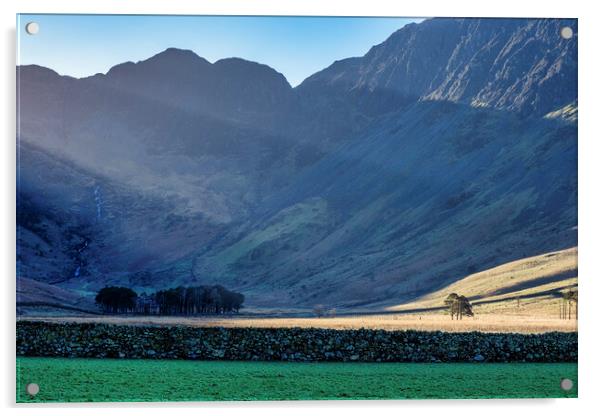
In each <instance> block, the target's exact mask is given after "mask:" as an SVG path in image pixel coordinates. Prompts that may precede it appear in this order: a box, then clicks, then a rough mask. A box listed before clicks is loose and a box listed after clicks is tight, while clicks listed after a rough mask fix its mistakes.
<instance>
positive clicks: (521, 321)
mask: <svg viewBox="0 0 602 416" xmlns="http://www.w3.org/2000/svg"><path fill="white" fill-rule="evenodd" d="M21 319H23V320H44V321H48V322H99V323H110V324H119V325H165V326H167V325H186V326H193V327H216V326H222V327H227V328H236V327H242V328H248V327H252V328H291V327H300V328H330V329H359V328H372V329H384V330H389V331H391V330H407V329H413V330H421V331H445V332H466V331H481V332H521V333H541V332H550V331H562V332H572V331H576V330H577V321H575V320H570V321H569V320H561V319H558V318H544V317H534V316H520V315H499V314H485V315H478V314H477V315H476V316H475V317H474V318H464V319H463V320H461V321H452V320H450V318H449V316H447V314H444V313H443V312H438V313H435V312H430V313H426V314H406V313H399V314H397V313H396V314H383V315H354V316H341V317H328V318H287V317H269V318H257V317H245V316H240V317H239V316H232V317H213V316H203V317H166V316H152V317H143V316H87V317H81V316H80V317H43V318H33V317H28V318H21Z"/></svg>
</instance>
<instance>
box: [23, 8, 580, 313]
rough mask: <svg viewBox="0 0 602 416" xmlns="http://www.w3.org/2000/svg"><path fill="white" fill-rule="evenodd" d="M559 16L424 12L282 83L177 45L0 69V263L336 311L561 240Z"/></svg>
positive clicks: (564, 92) (569, 177) (567, 88)
mask: <svg viewBox="0 0 602 416" xmlns="http://www.w3.org/2000/svg"><path fill="white" fill-rule="evenodd" d="M563 25H572V26H573V27H574V32H575V33H577V30H576V29H577V28H576V21H575V20H570V19H569V20H558V19H510V20H507V19H501V20H500V19H493V20H490V19H431V20H427V21H424V22H422V23H420V24H415V25H408V26H405V27H403V28H402V29H400V30H398V31H397V32H395V33H394V34H392V35H391V36H390V37H389V38H388V39H387V40H385V41H384V42H383V43H381V44H379V45H375V46H374V47H373V48H371V49H370V51H369V52H368V53H367V54H366V55H364V56H363V57H355V58H349V59H346V60H341V61H337V62H335V63H334V64H333V65H331V66H330V67H328V68H326V69H324V70H323V71H319V72H318V73H316V74H314V75H312V76H310V77H308V79H306V80H305V81H304V82H303V83H302V84H301V85H300V86H298V87H295V88H291V86H290V84H288V82H287V81H286V78H285V77H284V76H283V75H282V74H280V73H278V72H277V71H275V70H273V69H271V68H269V67H268V66H266V65H263V64H258V63H253V62H250V61H245V60H243V59H240V58H226V59H222V60H218V61H216V62H214V63H210V62H208V61H207V60H205V59H204V58H201V57H199V56H198V55H196V54H195V53H194V52H192V51H186V50H179V49H176V48H169V49H167V50H166V51H163V52H161V53H159V54H156V55H154V56H153V57H150V58H148V59H146V60H143V61H140V62H137V63H123V64H119V65H116V66H114V67H113V68H111V69H110V70H109V71H108V72H107V73H106V74H97V75H94V76H91V77H87V78H81V79H76V78H71V77H64V76H61V75H59V74H57V73H56V72H55V71H52V70H49V69H44V68H43V67H37V66H24V67H17V74H18V75H17V76H18V83H19V91H20V95H19V114H20V124H19V131H18V139H19V140H20V142H21V143H20V147H19V149H20V151H21V152H22V157H23V158H22V161H21V163H20V165H19V168H20V169H22V171H21V175H20V176H21V177H22V180H23V181H22V182H21V183H20V189H19V191H20V192H21V193H22V194H23V196H24V198H25V199H24V201H32V202H31V204H30V203H27V204H26V205H25V206H21V207H20V208H19V209H21V210H23V211H24V213H25V214H32V215H33V217H27V216H26V218H29V220H27V221H24V222H21V223H19V224H18V229H19V230H20V231H22V233H21V235H22V236H23V239H22V240H20V242H19V245H20V247H22V248H24V250H21V254H22V256H21V258H20V259H19V263H18V264H19V269H18V270H19V271H20V272H26V273H30V274H29V275H25V276H24V277H28V278H34V279H38V280H40V281H45V279H46V277H44V268H48V270H52V272H53V274H54V275H55V277H56V280H52V281H56V282H61V283H59V284H60V285H61V287H63V288H65V289H72V290H77V291H81V292H93V291H94V290H96V289H98V288H99V287H101V286H102V285H104V284H108V283H111V284H123V285H128V286H132V287H134V288H136V289H137V290H142V291H144V290H146V291H148V290H151V289H156V288H164V287H169V286H173V285H174V284H182V285H186V284H191V283H192V282H194V283H195V284H196V283H203V284H210V283H225V286H227V287H229V288H232V289H234V290H239V291H242V292H243V293H246V294H248V295H249V296H247V299H249V300H248V302H250V303H251V304H256V305H262V306H266V305H290V304H293V305H302V306H311V305H312V304H315V303H328V304H333V305H339V306H354V305H355V306H357V305H358V304H371V303H381V304H382V302H392V303H393V302H394V301H399V300H400V299H411V298H412V297H414V296H418V295H419V294H423V293H425V291H428V290H431V289H435V288H437V287H439V286H441V285H443V284H449V283H451V282H453V280H454V279H459V278H461V277H463V276H465V275H467V274H471V273H474V272H475V271H478V270H479V269H480V268H485V267H492V266H495V265H496V263H503V262H507V261H511V260H513V259H518V258H522V257H528V256H530V255H536V254H540V253H543V252H549V251H554V250H559V249H564V248H568V247H574V246H575V245H576V231H575V230H573V227H574V226H576V189H577V180H576V143H577V142H576V137H577V130H576V111H577V97H576V39H573V40H562V39H561V38H560V36H559V33H558V32H559V28H560V27H562V26H563ZM63 160H65V161H69V163H73V164H74V166H77V169H71V168H68V167H67V166H68V164H66V163H64V162H63ZM44 172H50V173H51V174H44ZM50 179H52V183H51V182H48V183H47V182H46V181H47V180H50ZM99 195H100V196H99ZM99 198H100V199H101V200H102V201H103V202H102V218H103V219H102V222H98V221H97V219H96V216H97V210H98V200H99ZM29 211H31V212H29ZM40 212H41V213H43V214H39V213H40ZM70 212H79V213H80V214H78V215H79V216H73V217H72V218H71V219H70V220H68V221H66V222H65V218H67V217H69V213H70ZM36 215H38V216H39V215H41V217H40V218H42V219H41V220H39V221H38V222H35V221H33V222H31V221H30V220H32V218H33V219H35V218H36ZM63 217H65V218H63ZM44 227H46V229H47V233H49V236H48V239H49V240H50V243H48V242H46V243H48V244H46V243H44V242H43V241H44V239H43V238H42V237H43V234H44V231H43V229H44ZM73 227H75V229H77V230H80V228H81V227H84V228H81V230H80V231H82V232H83V231H84V230H85V231H86V232H85V233H83V234H81V235H80V234H77V233H75V234H74V233H73V232H72V231H70V230H72V229H73ZM474 230H476V231H474ZM78 232H79V231H78ZM61 239H64V240H61ZM84 242H85V245H86V247H85V249H82V250H83V251H81V252H80V249H81V247H83V244H84ZM37 245H38V246H39V247H38V246H37ZM53 245H55V246H56V247H57V250H58V251H60V253H55V254H49V253H50V252H51V251H52V250H50V248H52V246H53ZM59 248H60V250H59ZM39 253H43V256H42V255H40V254H39ZM52 256H55V257H52ZM61 259H62V260H61ZM109 259H110V261H109ZM61 262H62V263H64V264H63V266H64V267H61V265H60V264H59V263H61ZM53 264H54V265H56V264H59V265H58V266H56V267H55V266H51V265H53ZM78 267H79V269H78ZM53 279H54V278H53ZM46 281H47V280H46Z"/></svg>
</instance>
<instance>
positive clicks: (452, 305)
mask: <svg viewBox="0 0 602 416" xmlns="http://www.w3.org/2000/svg"><path fill="white" fill-rule="evenodd" d="M444 303H445V306H447V308H448V309H449V313H450V315H451V319H452V320H453V319H454V316H455V317H456V319H462V316H464V315H466V316H474V313H473V312H472V305H471V304H470V301H469V300H468V298H467V297H466V296H462V295H458V294H457V293H450V294H449V296H447V298H445V301H444Z"/></svg>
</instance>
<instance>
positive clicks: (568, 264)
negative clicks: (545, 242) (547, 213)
mask: <svg viewBox="0 0 602 416" xmlns="http://www.w3.org/2000/svg"><path fill="white" fill-rule="evenodd" d="M576 286H577V248H576V247H573V248H570V249H566V250H562V251H556V252H552V253H546V254H542V255H539V256H534V257H529V258H526V259H521V260H517V261H513V262H510V263H506V264H503V265H501V266H498V267H494V268H492V269H488V270H485V271H482V272H479V273H475V274H471V275H469V276H467V277H465V278H463V279H461V280H459V281H457V282H455V283H452V284H451V285H449V286H447V287H445V288H443V289H441V290H438V291H436V292H433V293H429V294H428V295H426V296H424V297H422V298H420V299H417V300H416V301H414V302H410V303H405V304H401V305H395V306H392V307H389V308H387V310H389V311H411V310H415V309H423V308H427V309H428V308H437V307H441V306H442V305H443V300H444V299H445V298H446V296H447V295H448V294H450V293H458V294H461V295H464V296H466V297H468V298H469V299H470V301H471V302H472V304H473V305H474V311H475V313H477V314H478V315H483V314H496V315H500V314H501V315H516V316H517V317H538V318H546V319H554V318H557V317H558V315H559V306H560V303H561V300H560V299H559V298H558V297H557V296H556V295H555V292H563V291H566V290H568V289H569V288H573V287H576Z"/></svg>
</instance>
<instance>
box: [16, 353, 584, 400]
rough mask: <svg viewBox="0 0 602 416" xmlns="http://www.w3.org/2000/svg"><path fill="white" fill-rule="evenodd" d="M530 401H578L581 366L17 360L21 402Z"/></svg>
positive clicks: (18, 395)
mask: <svg viewBox="0 0 602 416" xmlns="http://www.w3.org/2000/svg"><path fill="white" fill-rule="evenodd" d="M562 378H570V379H572V380H573V381H574V382H575V386H574V387H573V389H572V391H570V392H564V391H563V390H561V389H560V380H561V379H562ZM28 383H37V384H38V385H39V386H40V392H39V393H38V395H36V396H35V398H31V397H29V396H28V394H27V393H26V392H25V386H26V385H27V384H28ZM529 397H538V398H542V397H577V364H564V363H563V364H404V363H286V362H232V361H176V360H111V359H64V358H18V359H17V402H20V403H30V402H89V401H95V402H97V401H98V402H107V401H115V402H124V401H135V402H146V401H210V400H328V399H330V400H334V399H364V400H366V399H441V398H447V399H452V398H529Z"/></svg>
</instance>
